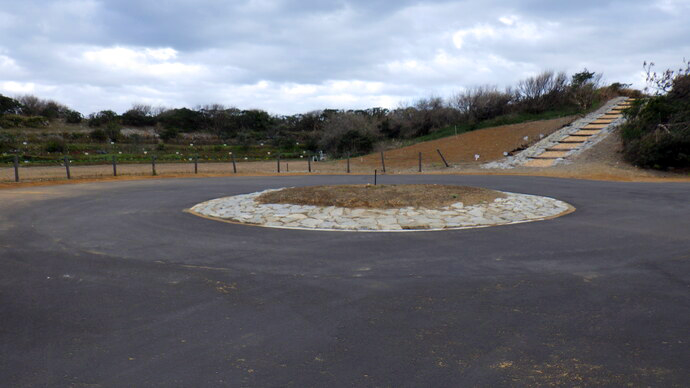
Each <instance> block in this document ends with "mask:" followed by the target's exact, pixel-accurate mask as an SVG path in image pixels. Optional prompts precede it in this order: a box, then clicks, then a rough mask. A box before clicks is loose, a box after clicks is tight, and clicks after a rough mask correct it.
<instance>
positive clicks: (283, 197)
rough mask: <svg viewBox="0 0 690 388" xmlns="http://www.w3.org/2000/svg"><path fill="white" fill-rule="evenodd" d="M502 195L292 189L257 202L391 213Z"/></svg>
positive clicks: (397, 188)
mask: <svg viewBox="0 0 690 388" xmlns="http://www.w3.org/2000/svg"><path fill="white" fill-rule="evenodd" d="M503 197H505V195H504V194H503V193H500V192H498V191H494V190H489V189H484V188H480V187H468V186H453V185H376V186H374V185H335V186H308V187H292V188H288V189H283V190H279V191H270V192H268V193H264V194H261V195H260V196H259V197H257V198H256V200H257V202H260V203H282V204H291V205H311V206H338V207H348V208H375V209H391V208H402V207H408V206H410V207H415V208H439V207H442V206H448V205H451V204H454V203H457V202H462V203H463V205H467V206H470V205H476V204H479V203H483V202H486V203H490V202H493V201H494V200H495V199H496V198H503Z"/></svg>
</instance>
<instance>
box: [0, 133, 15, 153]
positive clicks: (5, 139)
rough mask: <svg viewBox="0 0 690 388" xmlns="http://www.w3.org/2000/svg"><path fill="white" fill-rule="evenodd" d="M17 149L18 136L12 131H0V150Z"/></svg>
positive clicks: (9, 150)
mask: <svg viewBox="0 0 690 388" xmlns="http://www.w3.org/2000/svg"><path fill="white" fill-rule="evenodd" d="M15 149H17V138H15V137H14V136H13V135H12V134H10V133H4V132H0V152H11V151H13V150H15Z"/></svg>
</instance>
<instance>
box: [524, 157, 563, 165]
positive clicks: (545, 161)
mask: <svg viewBox="0 0 690 388" xmlns="http://www.w3.org/2000/svg"><path fill="white" fill-rule="evenodd" d="M554 163H556V159H532V160H529V161H527V163H525V164H523V166H525V167H551V166H553V165H554Z"/></svg>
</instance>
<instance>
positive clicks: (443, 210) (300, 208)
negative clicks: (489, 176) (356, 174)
mask: <svg viewBox="0 0 690 388" xmlns="http://www.w3.org/2000/svg"><path fill="white" fill-rule="evenodd" d="M574 210H575V209H574V208H573V207H572V206H570V205H569V204H567V203H565V202H562V201H559V200H556V199H553V198H548V197H541V196H535V195H527V194H516V193H508V192H502V191H495V190H489V189H484V188H479V187H468V186H453V185H376V186H373V185H338V186H308V187H291V188H283V189H272V190H265V191H261V192H257V193H251V194H242V195H235V196H232V197H224V198H218V199H213V200H210V201H206V202H203V203H200V204H198V205H196V206H194V207H192V208H191V209H189V212H190V213H192V214H196V215H199V216H202V217H208V218H212V219H216V220H221V221H227V222H233V223H241V224H249V225H258V226H265V227H271V228H285V229H309V230H335V231H366V232H393V231H395V232H399V231H429V230H449V229H467V228H482V227H488V226H496V225H507V224H517V223H522V222H531V221H541V220H546V219H551V218H555V217H559V216H562V215H565V214H568V213H570V212H572V211H574Z"/></svg>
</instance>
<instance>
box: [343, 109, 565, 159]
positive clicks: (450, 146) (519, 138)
mask: <svg viewBox="0 0 690 388" xmlns="http://www.w3.org/2000/svg"><path fill="white" fill-rule="evenodd" d="M576 119H577V116H568V117H561V118H557V119H552V120H542V121H531V122H526V123H520V124H511V125H502V126H499V127H492V128H485V129H478V130H475V131H471V132H465V133H462V134H460V135H457V136H449V137H444V138H442V139H438V140H432V141H425V142H422V143H417V144H413V145H411V146H407V147H402V148H398V149H392V150H388V151H386V152H385V162H386V167H387V168H395V169H398V170H399V169H410V170H413V171H414V170H416V169H417V165H418V161H419V153H420V152H421V153H422V163H423V164H424V166H425V168H429V167H433V166H438V167H441V166H443V161H442V160H441V157H440V156H439V154H438V152H437V150H440V151H441V152H442V153H443V156H444V157H445V158H446V161H447V162H448V163H451V164H459V163H468V162H469V163H473V164H480V163H486V162H489V161H492V160H497V159H501V158H503V153H504V152H508V153H510V152H512V151H514V150H517V149H524V148H527V147H529V146H530V145H532V144H534V143H536V142H538V141H539V140H540V139H541V138H542V137H544V136H548V135H550V134H552V133H553V132H555V131H557V130H559V129H561V128H563V127H564V126H566V125H568V124H570V123H571V122H573V121H574V120H576ZM475 155H479V160H475ZM353 162H357V163H358V164H359V165H365V166H369V168H370V169H374V168H378V169H381V156H380V154H379V153H374V154H370V155H366V156H363V157H358V158H353ZM340 163H343V162H342V161H341V162H340Z"/></svg>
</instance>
